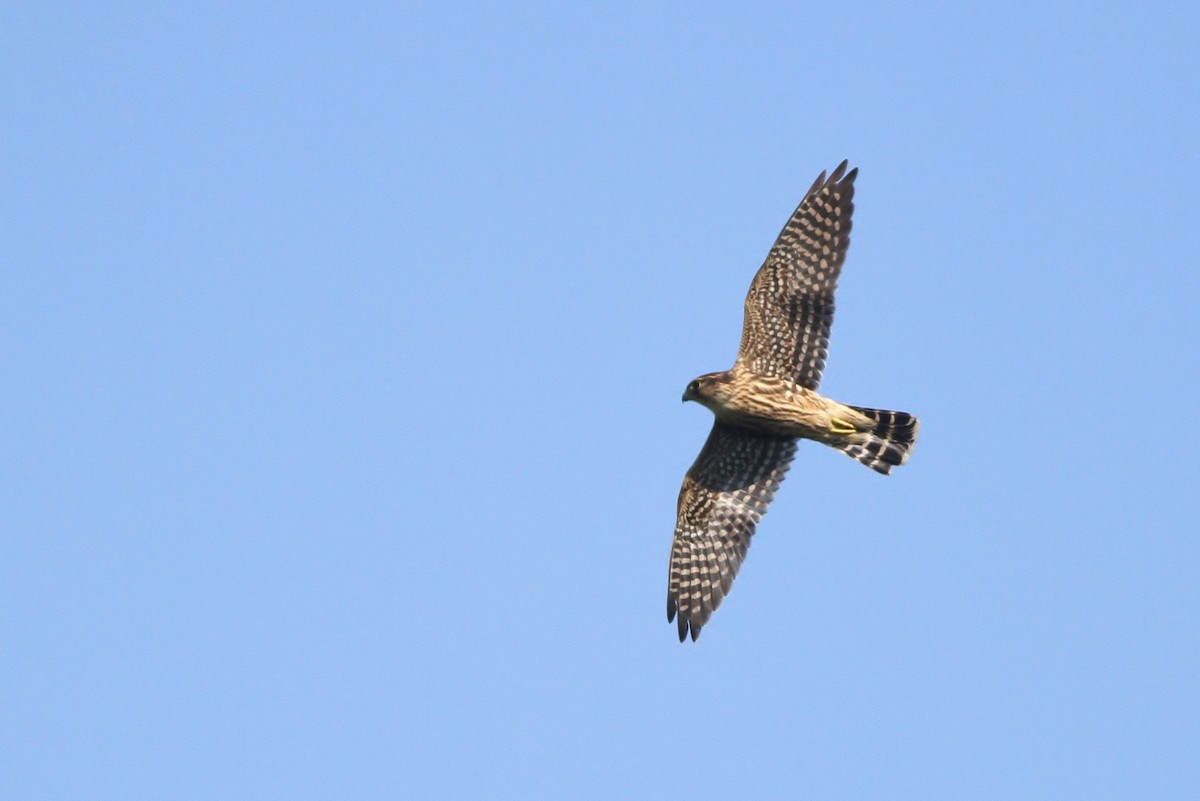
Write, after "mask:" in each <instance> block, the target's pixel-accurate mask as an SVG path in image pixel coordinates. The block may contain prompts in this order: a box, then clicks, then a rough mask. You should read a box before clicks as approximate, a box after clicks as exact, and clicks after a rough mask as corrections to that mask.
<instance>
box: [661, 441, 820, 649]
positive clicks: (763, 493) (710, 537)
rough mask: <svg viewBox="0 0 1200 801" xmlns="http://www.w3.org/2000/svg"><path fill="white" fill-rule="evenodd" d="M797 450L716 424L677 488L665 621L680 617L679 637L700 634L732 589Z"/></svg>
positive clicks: (787, 443)
mask: <svg viewBox="0 0 1200 801" xmlns="http://www.w3.org/2000/svg"><path fill="white" fill-rule="evenodd" d="M795 453H796V441H795V440H794V439H785V438H780V437H776V436H772V435H770V434H764V433H760V432H756V431H749V430H746V429H740V428H733V427H731V426H727V425H725V424H724V423H721V422H720V421H717V422H716V423H715V424H714V425H713V429H712V433H710V434H709V435H708V441H707V442H705V443H704V448H703V449H702V450H701V451H700V455H699V456H698V457H696V462H695V464H693V465H692V467H691V469H690V470H688V472H687V475H686V476H685V477H684V479H683V488H682V489H681V490H680V491H679V517H678V521H677V522H676V524H675V540H674V542H673V543H672V544H671V569H670V576H669V579H668V584H667V620H668V621H671V620H674V619H675V616H676V615H678V616H679V641H680V642H683V640H684V639H686V638H687V636H688V633H689V632H691V636H692V639H693V640H695V639H696V638H697V637H698V636H700V627H701V626H703V625H704V624H705V623H707V622H708V618H709V617H710V616H711V615H712V613H713V610H715V609H716V608H717V607H718V606H720V604H721V599H723V598H724V597H725V596H726V595H727V594H728V593H729V588H730V586H732V584H733V580H734V578H735V577H736V576H737V573H738V569H739V568H740V567H741V566H742V560H744V559H745V558H746V550H747V549H748V548H749V547H750V537H751V536H753V534H754V528H755V526H757V525H758V521H759V520H761V519H762V516H763V515H764V514H766V511H767V506H768V505H769V504H770V503H771V499H772V498H774V497H775V491H776V490H777V489H779V484H780V482H781V481H783V477H784V475H785V474H786V473H787V470H788V467H789V466H790V464H791V462H792V456H793V455H794V454H795Z"/></svg>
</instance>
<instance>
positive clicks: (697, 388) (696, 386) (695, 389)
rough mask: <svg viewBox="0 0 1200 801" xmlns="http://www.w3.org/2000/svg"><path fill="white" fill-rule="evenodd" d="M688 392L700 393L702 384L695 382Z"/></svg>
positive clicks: (690, 385)
mask: <svg viewBox="0 0 1200 801" xmlns="http://www.w3.org/2000/svg"><path fill="white" fill-rule="evenodd" d="M687 391H688V392H699V391H700V382H699V381H693V382H692V383H690V384H688V388H687Z"/></svg>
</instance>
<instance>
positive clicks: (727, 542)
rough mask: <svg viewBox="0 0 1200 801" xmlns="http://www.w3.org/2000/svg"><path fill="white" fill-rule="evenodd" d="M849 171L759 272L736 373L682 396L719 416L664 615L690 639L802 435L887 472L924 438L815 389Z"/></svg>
mask: <svg viewBox="0 0 1200 801" xmlns="http://www.w3.org/2000/svg"><path fill="white" fill-rule="evenodd" d="M846 167H847V162H845V161H843V162H842V163H841V164H840V165H838V167H837V169H835V170H834V171H833V173H832V174H831V175H829V176H828V177H826V175H825V173H821V175H820V177H819V178H817V180H816V182H815V183H814V184H813V185H812V188H811V189H809V190H808V193H807V194H806V195H805V197H804V200H802V201H801V202H800V205H799V206H798V207H797V208H796V211H795V212H794V213H793V214H792V216H791V219H789V220H788V222H787V225H785V226H784V227H783V231H781V232H780V234H779V237H778V239H776V240H775V244H774V246H772V248H771V252H770V253H769V254H767V259H766V261H765V262H764V263H763V265H762V267H761V268H759V271H758V274H757V275H756V276H755V277H754V282H753V283H751V285H750V292H749V294H748V295H747V296H746V317H745V323H744V326H743V329H742V345H741V349H740V350H739V352H738V357H737V361H736V362H735V363H734V365H733V368H732V369H731V370H728V371H726V372H723V373H708V374H707V375H702V376H700V377H699V378H697V379H696V380H694V381H692V382H691V383H690V384H688V387H687V391H686V392H684V395H683V399H684V400H685V401H689V400H694V401H697V402H699V403H702V404H703V405H704V406H706V407H708V408H709V409H711V410H712V412H713V414H714V415H716V421H715V423H714V424H713V428H712V432H711V433H710V434H709V435H708V441H707V442H706V443H705V444H704V448H703V449H702V450H701V451H700V455H699V456H698V457H697V458H696V462H695V463H694V464H693V465H692V467H691V469H690V470H688V473H687V476H686V477H685V478H684V480H683V488H682V489H681V490H680V492H679V511H678V522H677V523H676V525H675V539H674V542H673V544H672V546H671V568H670V576H669V580H668V587H667V620H668V621H671V620H675V619H676V616H678V627H679V640H680V641H681V642H682V641H683V640H685V639H686V638H687V637H688V635H689V634H690V635H691V638H692V639H693V640H695V639H696V638H697V637H698V636H699V635H700V628H701V627H702V626H703V625H704V624H705V623H707V622H708V619H709V617H710V616H711V615H712V613H713V611H714V610H715V609H716V608H717V607H718V606H719V605H720V603H721V600H722V599H723V598H724V597H725V596H726V595H727V594H728V593H729V589H730V587H731V586H732V584H733V580H734V578H735V577H736V576H737V573H738V569H739V568H740V567H741V564H742V561H743V560H744V559H745V558H746V551H747V549H748V548H749V547H750V538H751V536H753V534H754V530H755V527H756V526H757V525H758V522H759V521H760V520H761V519H762V516H763V515H764V514H766V511H767V506H768V505H769V504H770V503H771V500H772V498H774V496H775V492H776V490H778V489H779V485H780V483H781V482H782V481H783V477H784V475H785V474H786V473H787V470H788V467H789V466H790V465H791V461H792V457H793V456H794V455H795V452H796V442H797V440H799V439H813V440H817V441H818V442H823V443H825V444H826V445H830V446H832V447H834V448H838V449H839V450H841V451H842V452H844V453H846V454H847V455H849V456H851V457H853V458H855V459H857V460H858V461H860V462H862V463H863V464H865V465H867V466H868V467H871V468H872V469H874V470H876V471H878V472H880V473H885V474H886V473H888V472H889V471H890V470H891V469H892V467H893V466H896V465H901V464H904V462H905V461H906V460H907V459H908V456H909V454H910V453H911V452H912V448H913V444H914V443H915V442H916V438H917V431H918V428H919V424H918V422H917V419H916V418H915V417H913V416H912V415H910V414H907V413H905V412H888V411H883V410H880V409H867V408H862V407H858V406H847V405H845V404H842V403H838V402H837V401H834V400H830V399H829V398H826V397H823V396H822V395H820V394H818V393H817V392H816V389H817V386H818V385H819V384H820V382H821V372H822V370H823V369H824V368H825V356H826V350H827V348H828V345H829V330H830V326H831V325H832V323H833V308H834V304H833V295H834V291H835V290H836V289H837V279H838V275H839V274H840V273H841V269H842V263H843V262H844V261H845V259H846V249H847V248H848V247H849V246H850V217H851V215H852V214H853V213H854V203H853V200H854V179H855V178H856V177H857V175H858V170H857V169H854V170H850V171H849V172H847V171H846Z"/></svg>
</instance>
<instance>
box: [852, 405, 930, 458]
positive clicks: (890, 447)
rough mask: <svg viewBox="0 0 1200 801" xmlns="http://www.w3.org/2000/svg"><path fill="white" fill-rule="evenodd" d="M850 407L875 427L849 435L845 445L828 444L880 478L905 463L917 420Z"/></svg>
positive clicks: (879, 411)
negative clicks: (877, 473)
mask: <svg viewBox="0 0 1200 801" xmlns="http://www.w3.org/2000/svg"><path fill="white" fill-rule="evenodd" d="M850 408H851V409H853V410H854V411H856V412H858V413H859V414H865V415H866V416H867V417H869V418H871V419H872V420H874V421H875V427H874V428H872V429H871V430H870V431H862V432H859V433H858V434H853V435H851V436H849V437H847V438H846V441H845V442H835V443H832V444H833V447H835V448H837V449H838V450H840V451H842V452H843V453H845V454H846V455H847V456H849V457H851V458H853V459H857V460H858V461H860V462H862V463H863V464H865V465H866V466H867V467H869V468H871V469H872V470H877V471H878V472H880V473H883V474H884V475H887V474H888V473H890V472H891V470H892V468H893V467H895V466H897V465H902V464H904V463H905V462H906V461H908V456H909V454H911V453H912V449H913V446H914V445H915V444H916V443H917V432H918V431H919V430H920V429H921V424H920V422H918V420H917V418H915V417H913V416H912V415H911V414H909V413H908V412H885V411H883V410H882V409H864V408H862V407H861V406H851V407H850Z"/></svg>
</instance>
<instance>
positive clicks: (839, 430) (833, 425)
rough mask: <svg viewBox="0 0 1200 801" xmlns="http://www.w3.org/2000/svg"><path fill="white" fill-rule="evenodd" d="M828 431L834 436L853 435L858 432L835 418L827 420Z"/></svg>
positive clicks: (843, 421)
mask: <svg viewBox="0 0 1200 801" xmlns="http://www.w3.org/2000/svg"><path fill="white" fill-rule="evenodd" d="M829 430H830V431H831V432H832V433H834V434H853V433H854V432H856V431H858V429H857V428H855V427H854V426H852V425H850V424H849V423H847V422H846V421H845V420H839V419H838V418H836V417H831V418H829Z"/></svg>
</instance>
